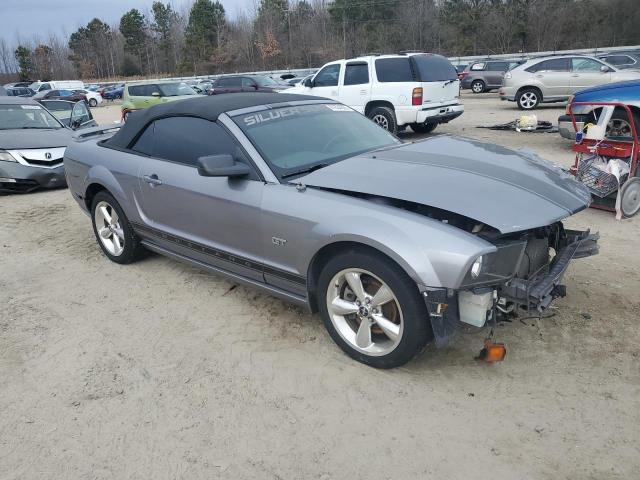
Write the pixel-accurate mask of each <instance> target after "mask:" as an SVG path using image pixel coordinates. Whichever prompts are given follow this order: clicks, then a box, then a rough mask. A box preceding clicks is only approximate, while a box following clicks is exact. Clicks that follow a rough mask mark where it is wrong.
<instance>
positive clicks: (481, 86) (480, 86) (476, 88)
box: [471, 80, 487, 93]
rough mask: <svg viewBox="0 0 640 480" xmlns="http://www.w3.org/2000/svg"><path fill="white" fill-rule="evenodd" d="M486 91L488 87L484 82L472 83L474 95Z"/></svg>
mask: <svg viewBox="0 0 640 480" xmlns="http://www.w3.org/2000/svg"><path fill="white" fill-rule="evenodd" d="M486 89H487V86H486V84H485V83H484V82H483V81H482V80H474V81H473V82H471V91H472V92H473V93H484V92H485V91H486Z"/></svg>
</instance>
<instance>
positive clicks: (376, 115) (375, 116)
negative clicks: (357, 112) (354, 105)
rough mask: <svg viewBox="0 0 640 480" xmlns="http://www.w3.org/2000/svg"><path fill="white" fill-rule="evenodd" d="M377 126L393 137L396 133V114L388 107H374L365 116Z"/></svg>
mask: <svg viewBox="0 0 640 480" xmlns="http://www.w3.org/2000/svg"><path fill="white" fill-rule="evenodd" d="M367 117H369V119H371V121H373V122H374V123H375V124H377V125H378V126H380V127H382V128H384V129H385V130H388V131H389V132H391V133H393V134H394V135H395V134H396V133H397V132H398V122H397V121H396V113H395V112H394V111H393V109H392V108H389V107H375V108H373V109H372V110H371V111H370V112H369V115H367Z"/></svg>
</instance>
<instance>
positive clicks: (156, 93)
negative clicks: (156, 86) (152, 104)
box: [151, 92, 160, 97]
mask: <svg viewBox="0 0 640 480" xmlns="http://www.w3.org/2000/svg"><path fill="white" fill-rule="evenodd" d="M151 96H152V97H159V96H160V92H153V93H152V94H151Z"/></svg>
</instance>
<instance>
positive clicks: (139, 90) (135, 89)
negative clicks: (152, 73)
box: [127, 85, 146, 97]
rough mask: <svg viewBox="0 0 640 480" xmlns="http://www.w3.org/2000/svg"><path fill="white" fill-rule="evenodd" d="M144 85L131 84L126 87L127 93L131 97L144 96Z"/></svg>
mask: <svg viewBox="0 0 640 480" xmlns="http://www.w3.org/2000/svg"><path fill="white" fill-rule="evenodd" d="M145 86H146V85H131V86H129V87H127V88H128V90H129V95H130V96H131V97H142V96H144V88H145Z"/></svg>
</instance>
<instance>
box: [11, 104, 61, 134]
mask: <svg viewBox="0 0 640 480" xmlns="http://www.w3.org/2000/svg"><path fill="white" fill-rule="evenodd" d="M27 128H33V129H50V128H55V129H58V128H64V127H63V126H62V125H61V124H60V122H58V121H57V120H56V119H55V118H54V117H53V116H52V115H51V114H50V113H49V112H47V111H46V110H45V109H44V108H42V107H41V106H40V105H0V130H13V129H27Z"/></svg>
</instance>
